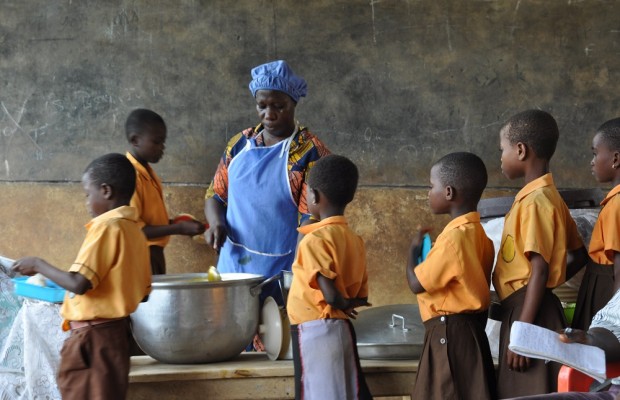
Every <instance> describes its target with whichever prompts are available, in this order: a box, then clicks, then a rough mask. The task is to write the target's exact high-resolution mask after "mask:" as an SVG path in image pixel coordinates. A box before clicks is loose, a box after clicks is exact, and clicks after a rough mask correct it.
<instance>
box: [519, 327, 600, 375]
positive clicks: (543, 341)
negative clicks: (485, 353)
mask: <svg viewBox="0 0 620 400" xmlns="http://www.w3.org/2000/svg"><path fill="white" fill-rule="evenodd" d="M508 348H509V349H510V350H512V351H513V352H515V353H517V354H520V355H523V356H526V357H532V358H539V359H543V360H552V361H557V362H559V363H561V364H565V365H568V366H570V367H573V368H574V369H577V370H579V371H581V372H583V373H584V374H587V375H589V376H591V377H593V378H594V379H596V380H598V381H599V382H602V381H604V380H605V378H606V375H605V352H604V351H603V350H602V349H600V348H598V347H595V346H588V345H585V344H580V343H564V342H562V341H560V339H559V335H558V333H557V332H554V331H552V330H549V329H546V328H542V327H540V326H537V325H533V324H528V323H525V322H520V321H515V322H514V323H513V325H512V328H511V329H510V344H509V345H508Z"/></svg>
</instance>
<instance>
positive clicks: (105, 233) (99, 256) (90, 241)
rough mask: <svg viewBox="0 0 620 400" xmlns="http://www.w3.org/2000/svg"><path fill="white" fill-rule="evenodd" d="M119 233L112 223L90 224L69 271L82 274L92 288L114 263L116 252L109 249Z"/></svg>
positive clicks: (112, 247)
mask: <svg viewBox="0 0 620 400" xmlns="http://www.w3.org/2000/svg"><path fill="white" fill-rule="evenodd" d="M119 235H120V232H119V228H118V227H116V226H114V225H108V224H105V223H103V224H100V225H94V226H92V227H91V228H90V229H89V230H88V233H87V234H86V238H85V239H84V242H83V243H82V247H81V248H80V251H79V252H78V255H77V257H76V259H75V261H74V262H73V264H72V265H71V267H70V268H69V271H70V272H77V273H79V274H80V275H82V276H84V277H85V278H86V279H88V280H89V281H90V283H91V285H92V289H94V288H96V287H97V286H98V285H99V282H101V280H102V279H103V278H104V277H105V276H106V275H107V273H108V271H109V268H110V267H111V266H113V265H115V264H116V262H115V258H116V254H115V252H114V251H110V249H114V248H115V246H114V245H115V243H116V241H117V239H118V237H119Z"/></svg>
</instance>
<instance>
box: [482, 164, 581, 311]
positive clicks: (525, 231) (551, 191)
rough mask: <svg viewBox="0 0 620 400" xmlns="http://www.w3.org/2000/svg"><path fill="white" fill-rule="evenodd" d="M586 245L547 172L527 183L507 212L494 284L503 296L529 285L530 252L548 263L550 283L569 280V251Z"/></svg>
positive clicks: (530, 269) (501, 296) (500, 296)
mask: <svg viewBox="0 0 620 400" xmlns="http://www.w3.org/2000/svg"><path fill="white" fill-rule="evenodd" d="M581 246H583V242H582V241H581V237H580V236H579V233H578V231H577V225H576V224H575V221H574V220H573V218H572V217H571V215H570V211H569V210H568V207H567V206H566V203H564V200H562V197H561V196H560V193H559V192H558V190H557V189H556V187H555V185H554V183H553V177H552V175H551V174H546V175H543V176H541V177H540V178H538V179H535V180H533V181H532V182H530V183H528V184H527V185H525V186H524V187H523V188H522V189H521V190H520V191H519V193H517V196H516V197H515V201H514V203H513V204H512V208H511V209H510V211H509V212H508V214H506V218H505V220H504V230H503V232H502V245H501V249H500V252H499V254H498V257H497V264H496V265H495V271H494V272H493V286H494V287H495V290H496V291H497V294H498V295H499V298H500V300H504V299H505V298H506V297H508V296H510V295H511V294H512V293H514V292H515V291H517V290H519V289H520V288H522V287H523V286H525V285H527V283H528V282H529V280H530V276H531V274H532V265H531V264H530V253H532V252H533V253H538V254H540V255H541V256H542V258H543V259H544V260H545V261H546V262H547V263H548V264H549V278H548V279H547V285H546V286H547V287H548V288H551V289H552V288H555V287H557V286H559V285H561V284H562V283H564V281H565V280H566V255H567V253H568V251H570V250H576V249H578V248H579V247H581Z"/></svg>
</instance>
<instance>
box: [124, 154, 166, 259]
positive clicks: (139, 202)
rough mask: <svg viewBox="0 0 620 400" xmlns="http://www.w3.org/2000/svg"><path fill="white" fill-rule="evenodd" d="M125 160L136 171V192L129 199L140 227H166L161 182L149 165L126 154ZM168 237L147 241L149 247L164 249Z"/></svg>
mask: <svg viewBox="0 0 620 400" xmlns="http://www.w3.org/2000/svg"><path fill="white" fill-rule="evenodd" d="M127 158H128V159H129V161H131V163H132V164H133V167H134V168H135V169H136V191H135V192H134V194H133V197H132V198H131V203H130V204H129V205H130V206H132V207H135V208H136V209H137V210H138V215H139V220H140V223H141V224H142V227H144V226H145V225H149V226H150V225H168V224H169V223H170V219H169V218H168V211H167V210H166V204H165V203H164V192H163V189H162V184H161V180H160V179H159V177H158V176H157V174H156V173H155V171H153V168H151V166H150V165H148V164H147V165H146V166H144V165H142V164H140V162H139V161H138V160H136V159H135V158H134V156H132V155H131V153H127ZM169 240H170V236H162V237H158V238H152V239H147V242H148V245H149V246H161V247H165V246H166V245H167V244H168V241H169Z"/></svg>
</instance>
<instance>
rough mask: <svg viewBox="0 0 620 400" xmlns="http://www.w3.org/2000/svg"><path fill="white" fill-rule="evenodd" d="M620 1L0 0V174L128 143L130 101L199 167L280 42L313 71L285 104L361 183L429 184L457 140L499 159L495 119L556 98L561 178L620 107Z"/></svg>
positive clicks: (578, 182)
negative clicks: (164, 126)
mask: <svg viewBox="0 0 620 400" xmlns="http://www.w3.org/2000/svg"><path fill="white" fill-rule="evenodd" d="M619 11H620V5H619V3H618V2H614V1H577V0H573V1H571V0H568V1H566V0H564V1H559V0H539V1H528V0H518V1H512V0H511V1H506V0H498V1H473V0H472V1H447V0H444V1H442V0H419V1H414V0H409V1H404V0H403V1H399V0H383V1H372V0H371V1H368V0H360V1H352V0H350V1H334V0H315V1H293V0H291V1H256V0H238V1H229V0H220V1H189V0H188V1H180V0H170V1H105V2H99V1H76V0H73V1H67V0H65V1H44V0H21V1H13V0H11V1H6V0H5V1H3V2H2V5H1V6H0V83H1V87H0V146H1V147H0V161H1V162H0V180H4V181H65V180H69V181H77V180H79V179H80V176H81V172H82V170H83V168H84V166H85V165H86V164H87V163H88V162H89V161H90V160H91V159H92V158H94V157H96V156H98V155H100V154H102V153H105V152H109V151H124V150H125V149H126V144H125V139H124V132H123V123H124V120H125V118H126V116H127V114H128V112H129V111H131V110H132V109H133V108H136V107H148V108H152V109H154V110H156V111H158V112H160V113H161V114H162V115H163V116H164V118H165V120H166V121H167V123H168V128H169V139H168V143H167V153H166V157H165V158H164V159H163V160H162V161H161V163H160V164H159V165H157V166H156V169H157V171H158V172H159V173H160V175H161V176H162V177H163V179H164V180H165V181H167V182H174V183H189V184H206V183H208V182H209V181H210V179H211V177H212V175H213V172H214V170H215V167H216V165H217V162H218V158H219V156H220V154H221V151H222V150H223V147H224V145H225V142H226V140H227V139H228V138H230V137H231V136H232V135H233V134H234V133H236V132H237V131H239V130H240V129H242V128H245V127H247V126H250V125H253V124H254V123H255V122H256V121H257V119H256V116H255V111H254V105H253V101H252V98H251V96H250V93H249V91H248V90H247V83H248V81H249V71H250V69H251V67H252V66H255V65H257V64H260V63H262V62H265V61H269V60H272V59H276V58H284V59H287V60H288V61H289V62H290V64H291V65H292V66H293V68H294V69H295V71H296V72H297V73H298V74H300V75H302V76H304V77H305V78H306V79H307V81H308V85H309V95H308V98H306V99H304V100H302V102H301V103H300V104H299V106H298V110H297V117H298V118H299V119H300V121H301V122H302V124H306V125H308V126H310V128H311V129H312V131H313V132H315V133H316V134H317V135H318V136H320V137H321V138H322V139H323V140H324V141H325V142H326V143H327V145H328V146H329V147H330V148H331V149H332V150H333V151H335V152H339V153H344V154H347V155H348V156H350V157H351V158H352V159H353V160H355V161H356V162H358V164H359V165H360V167H361V171H362V183H363V184H365V185H379V186H388V187H389V186H402V185H411V186H424V185H426V184H427V183H426V182H427V181H428V169H429V166H430V164H431V163H432V162H433V160H436V159H437V158H439V157H440V156H442V155H443V154H445V153H447V152H450V151H456V150H468V151H473V152H476V153H478V154H479V155H481V156H482V157H483V159H484V160H485V162H486V163H487V167H488V169H489V171H490V175H491V179H490V185H491V186H519V184H520V183H519V182H508V181H507V180H506V179H505V178H503V177H502V176H501V174H500V173H499V151H498V139H497V133H498V130H499V128H500V125H501V123H502V122H503V121H504V120H505V119H506V118H508V117H509V116H510V115H511V114H514V113H515V112H518V111H521V110H523V109H526V108H533V107H536V108H543V109H546V110H549V111H550V112H552V113H553V114H554V115H555V116H556V117H557V120H558V123H559V125H560V129H561V135H562V138H561V143H560V145H559V147H558V151H557V153H556V157H555V158H554V160H553V164H552V168H553V171H554V173H555V175H556V180H557V181H558V183H559V185H560V186H564V187H577V186H592V185H594V182H593V180H592V178H591V176H590V173H589V166H588V164H589V159H590V151H589V147H590V139H591V136H592V134H593V132H594V130H595V128H596V127H597V126H598V125H599V124H600V123H602V122H603V121H604V120H606V119H609V118H612V117H615V116H617V115H620V110H619V109H618V105H619V100H618V99H619V96H618V95H617V93H618V80H619V78H620V77H619V73H618V72H619V67H620V57H619V56H618V55H619V53H620V41H619V39H620V18H618V17H619V15H620V14H619Z"/></svg>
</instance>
